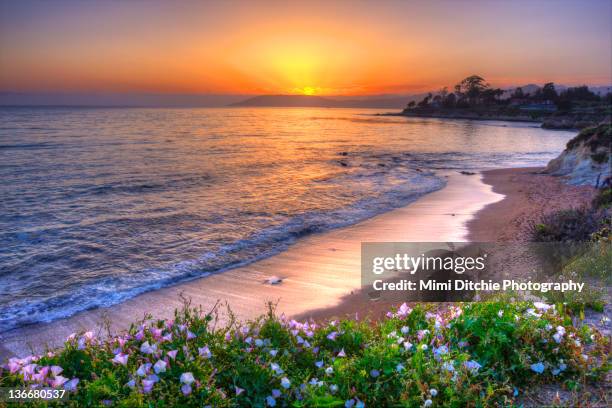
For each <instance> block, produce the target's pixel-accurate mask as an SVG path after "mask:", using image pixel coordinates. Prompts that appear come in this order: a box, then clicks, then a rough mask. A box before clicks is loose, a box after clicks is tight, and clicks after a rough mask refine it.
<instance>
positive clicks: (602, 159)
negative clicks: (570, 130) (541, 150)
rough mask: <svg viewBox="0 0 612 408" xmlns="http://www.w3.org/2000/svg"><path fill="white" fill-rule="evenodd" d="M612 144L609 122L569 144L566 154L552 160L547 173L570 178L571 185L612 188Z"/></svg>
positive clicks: (590, 130)
mask: <svg viewBox="0 0 612 408" xmlns="http://www.w3.org/2000/svg"><path fill="white" fill-rule="evenodd" d="M611 145H612V126H611V125H610V123H609V122H608V123H602V124H600V125H599V126H594V127H589V128H586V129H583V130H582V131H581V132H580V133H579V134H578V136H576V137H574V138H573V139H572V140H570V141H569V142H567V146H566V149H565V150H564V151H563V153H561V155H560V156H559V157H557V158H556V159H554V160H551V161H550V163H548V166H547V167H546V170H545V171H546V172H547V173H549V174H552V175H554V176H562V177H564V178H566V179H567V181H568V183H569V184H574V185H591V186H595V187H602V186H605V185H610V183H611V182H612V179H611V175H610V168H611V165H612V155H611V154H610V146H611Z"/></svg>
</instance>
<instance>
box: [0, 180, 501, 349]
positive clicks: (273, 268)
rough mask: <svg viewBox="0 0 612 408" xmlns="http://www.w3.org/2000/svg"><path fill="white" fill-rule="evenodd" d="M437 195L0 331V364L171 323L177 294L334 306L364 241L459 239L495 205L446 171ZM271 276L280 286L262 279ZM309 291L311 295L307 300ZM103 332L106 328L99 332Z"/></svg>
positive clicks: (297, 311)
mask: <svg viewBox="0 0 612 408" xmlns="http://www.w3.org/2000/svg"><path fill="white" fill-rule="evenodd" d="M445 177H446V180H447V184H446V186H445V187H443V188H442V189H440V190H437V191H435V192H432V193H429V194H426V195H424V196H422V197H420V198H419V199H417V200H415V201H414V202H412V203H410V204H409V205H407V206H405V207H401V208H398V209H395V210H392V211H389V212H385V213H383V214H380V215H377V216H375V217H372V218H370V219H367V220H365V221H362V222H360V223H357V224H354V225H351V226H347V227H343V228H339V229H334V230H331V231H327V232H324V233H320V234H313V235H311V236H308V237H305V238H303V239H300V240H298V242H296V243H295V244H293V245H291V246H290V247H289V248H288V249H286V250H285V251H283V252H281V253H279V254H276V255H273V256H271V257H269V258H265V259H262V260H259V261H256V262H254V263H251V264H249V265H246V266H242V267H238V268H234V269H230V270H227V271H225V272H222V273H219V274H214V275H209V276H206V277H202V278H198V279H195V280H192V281H188V282H185V283H180V284H177V285H174V286H170V287H166V288H162V289H158V290H155V291H151V292H147V293H143V294H141V295H138V296H136V297H134V298H131V299H128V300H126V301H124V302H122V303H119V304H116V305H113V306H109V307H104V308H97V309H92V310H88V311H84V312H80V313H77V314H75V315H73V316H71V317H67V318H62V319H57V320H54V321H51V322H49V323H37V324H33V325H28V326H24V327H20V328H16V329H12V330H9V331H6V332H3V333H0V358H3V357H8V356H12V355H23V354H30V352H31V349H33V350H34V351H36V352H39V351H41V350H42V349H44V348H45V347H46V346H49V347H50V348H53V347H56V346H59V345H61V344H63V341H64V339H65V338H66V337H67V336H68V335H70V334H71V333H73V332H78V331H85V330H93V329H94V328H98V330H100V331H101V330H102V326H104V322H107V324H108V323H109V324H110V330H111V332H117V331H121V330H125V329H127V328H129V326H130V324H131V323H133V322H135V321H138V320H140V319H142V318H143V317H144V315H145V313H151V314H152V315H153V316H155V317H159V318H168V317H171V316H172V315H173V313H174V310H175V309H176V308H180V307H181V306H182V301H181V295H184V296H185V297H187V298H190V299H191V300H192V304H193V305H194V306H195V305H199V306H201V307H202V309H203V310H205V311H208V310H210V309H212V308H213V307H214V305H215V304H216V303H217V301H218V300H220V301H221V302H227V303H228V304H229V305H230V306H231V308H232V311H233V313H235V314H236V316H237V317H238V318H239V319H241V320H244V319H251V318H255V317H257V316H258V315H260V314H261V313H264V312H265V311H266V308H267V304H266V303H267V302H273V303H276V304H277V310H278V311H279V313H280V312H284V313H285V314H287V315H291V316H299V315H302V314H304V313H308V312H309V311H314V310H321V309H329V308H333V307H335V306H337V305H339V304H341V302H342V299H343V297H344V296H346V295H347V294H350V293H352V292H355V291H358V290H359V288H360V250H361V242H363V241H424V242H427V241H434V242H435V241H449V242H450V241H463V240H465V239H466V238H467V235H468V232H469V231H468V229H467V228H466V223H467V221H468V220H469V219H470V218H471V217H473V216H474V214H475V213H476V212H477V211H479V210H480V209H482V208H483V207H484V206H485V205H486V204H488V203H492V202H495V201H498V200H501V199H502V195H500V194H497V193H494V192H493V191H492V189H491V187H490V186H488V185H486V184H484V183H483V182H482V176H481V175H480V174H477V175H463V174H460V173H458V172H452V173H450V174H448V175H447V176H445ZM274 276H278V277H281V278H282V279H283V281H282V283H281V284H278V285H270V284H265V281H266V280H267V279H269V278H271V277H274ZM313 291H314V292H316V293H317V296H312V293H313ZM104 331H106V327H104Z"/></svg>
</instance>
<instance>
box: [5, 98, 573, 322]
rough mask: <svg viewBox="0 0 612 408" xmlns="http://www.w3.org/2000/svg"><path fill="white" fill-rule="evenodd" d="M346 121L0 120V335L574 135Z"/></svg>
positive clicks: (280, 116)
mask: <svg viewBox="0 0 612 408" xmlns="http://www.w3.org/2000/svg"><path fill="white" fill-rule="evenodd" d="M375 112H377V111H374V110H363V109H362V110H352V109H313V108H308V109H298V108H293V109H266V108H259V109H238V108H236V109H229V108H227V109H131V108H130V109H119V108H117V109H75V108H0V179H1V183H0V331H3V330H7V329H11V328H14V327H18V326H21V325H25V324H29V323H34V322H39V321H49V320H52V319H55V318H58V317H63V316H69V315H71V314H74V313H75V312H78V311H80V310H85V309H89V308H93V307H96V306H102V305H110V304H114V303H117V302H120V301H122V300H124V299H127V298H129V297H132V296H135V295H136V294H139V293H142V292H144V291H148V290H152V289H155V288H159V287H162V286H165V285H170V284H173V283H176V282H179V281H184V280H188V279H193V278H197V277H201V276H205V275H207V274H210V273H217V272H221V271H223V270H225V269H227V268H231V267H233V266H238V265H243V264H246V263H248V262H252V261H254V260H257V259H260V258H262V257H266V256H269V255H271V254H274V253H276V252H278V251H281V250H283V249H284V248H286V247H287V246H288V245H290V244H291V243H292V242H294V241H295V240H296V239H298V238H300V237H302V236H305V235H307V234H311V233H317V232H322V231H325V230H329V229H331V228H336V227H340V226H345V225H349V224H352V223H356V222H358V221H360V220H363V219H365V218H368V217H371V216H373V215H375V214H378V213H381V212H384V211H388V210H390V209H393V208H396V207H399V206H403V205H406V204H408V203H410V202H411V201H414V200H415V199H417V198H418V197H420V196H422V195H423V194H426V193H428V192H431V191H434V190H437V189H440V188H442V187H443V186H444V178H443V177H442V175H443V174H444V173H445V172H449V171H459V170H474V169H483V168H494V167H509V166H535V165H543V164H545V163H546V162H547V161H548V160H550V159H551V158H553V157H555V156H556V155H557V154H559V152H561V150H563V147H564V145H565V143H566V142H567V140H569V139H570V138H571V137H572V136H573V133H571V132H559V131H548V130H543V129H540V128H538V127H537V126H536V125H534V124H528V123H503V122H477V121H452V120H443V119H418V118H401V117H377V116H373V113H375Z"/></svg>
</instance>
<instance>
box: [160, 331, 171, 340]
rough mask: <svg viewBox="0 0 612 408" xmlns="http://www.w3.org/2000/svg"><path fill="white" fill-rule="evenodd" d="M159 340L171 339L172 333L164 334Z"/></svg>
mask: <svg viewBox="0 0 612 408" xmlns="http://www.w3.org/2000/svg"><path fill="white" fill-rule="evenodd" d="M161 341H172V333H168V334H166V335H165V336H164V337H162V338H161Z"/></svg>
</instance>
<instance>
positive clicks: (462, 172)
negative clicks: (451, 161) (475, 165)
mask: <svg viewBox="0 0 612 408" xmlns="http://www.w3.org/2000/svg"><path fill="white" fill-rule="evenodd" d="M459 173H461V174H465V175H466V176H473V175H474V174H476V173H474V172H471V171H465V170H462V171H460V172H459Z"/></svg>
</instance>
